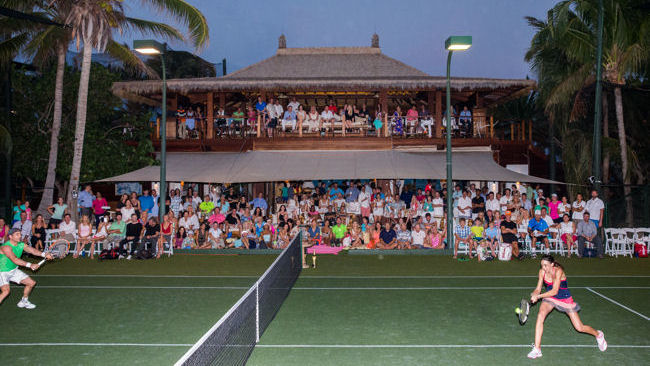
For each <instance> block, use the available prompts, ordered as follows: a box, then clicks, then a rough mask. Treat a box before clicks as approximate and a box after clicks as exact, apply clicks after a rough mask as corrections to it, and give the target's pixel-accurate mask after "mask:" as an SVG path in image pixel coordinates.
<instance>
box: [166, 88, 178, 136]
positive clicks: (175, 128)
mask: <svg viewBox="0 0 650 366" xmlns="http://www.w3.org/2000/svg"><path fill="white" fill-rule="evenodd" d="M170 99H171V104H172V105H171V111H172V114H173V115H176V111H178V93H176V94H174V97H173V98H170ZM164 119H165V123H167V126H166V127H167V132H166V134H167V136H169V135H170V133H173V134H172V137H175V138H178V137H179V136H178V123H175V122H176V117H172V121H173V122H174V123H172V126H173V127H172V128H169V127H170V126H169V125H170V124H169V123H168V122H169V120H168V119H167V118H166V117H165V118H164ZM167 136H165V138H167Z"/></svg>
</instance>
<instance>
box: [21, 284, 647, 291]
mask: <svg viewBox="0 0 650 366" xmlns="http://www.w3.org/2000/svg"><path fill="white" fill-rule="evenodd" d="M22 287H23V286H19V285H11V288H22ZM36 287H37V288H42V289H149V290H160V289H169V290H192V289H196V290H248V289H250V287H243V286H102V285H96V286H94V285H69V286H67V285H37V286H36ZM571 288H572V289H590V288H592V289H594V288H595V289H617V290H626V289H636V290H644V289H645V290H647V289H650V287H643V286H630V287H624V286H623V287H621V286H591V287H584V286H572V287H571ZM292 289H293V290H323V291H337V290H343V291H354V290H365V291H383V290H401V291H404V290H406V291H426V290H527V289H528V290H530V289H532V287H531V286H483V287H481V286H475V287H467V286H456V287H453V286H447V287H445V286H430V287H293V288H292ZM592 292H593V291H592Z"/></svg>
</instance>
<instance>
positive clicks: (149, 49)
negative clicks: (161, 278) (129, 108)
mask: <svg viewBox="0 0 650 366" xmlns="http://www.w3.org/2000/svg"><path fill="white" fill-rule="evenodd" d="M133 49H134V50H135V51H137V52H139V53H141V54H143V55H160V65H161V66H162V84H163V85H162V116H161V117H160V191H159V192H158V204H160V209H159V210H158V218H159V220H160V224H161V225H162V222H163V218H164V217H165V201H166V197H167V172H166V170H167V77H166V75H165V51H166V50H167V44H165V43H160V42H156V41H154V40H150V39H149V40H137V41H133ZM154 204H155V202H154Z"/></svg>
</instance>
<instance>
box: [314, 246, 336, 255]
mask: <svg viewBox="0 0 650 366" xmlns="http://www.w3.org/2000/svg"><path fill="white" fill-rule="evenodd" d="M341 250H343V248H342V247H330V246H329V245H314V246H313V247H310V248H307V253H309V254H339V252H340V251H341Z"/></svg>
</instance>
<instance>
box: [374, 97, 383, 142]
mask: <svg viewBox="0 0 650 366" xmlns="http://www.w3.org/2000/svg"><path fill="white" fill-rule="evenodd" d="M382 113H383V112H382V111H381V105H380V104H377V110H376V111H375V120H374V121H373V122H372V125H373V126H374V127H375V131H376V132H377V137H379V136H381V128H382V127H383V125H384V123H383V122H382V120H381V119H382V118H383V116H384V115H383V114H382Z"/></svg>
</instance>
